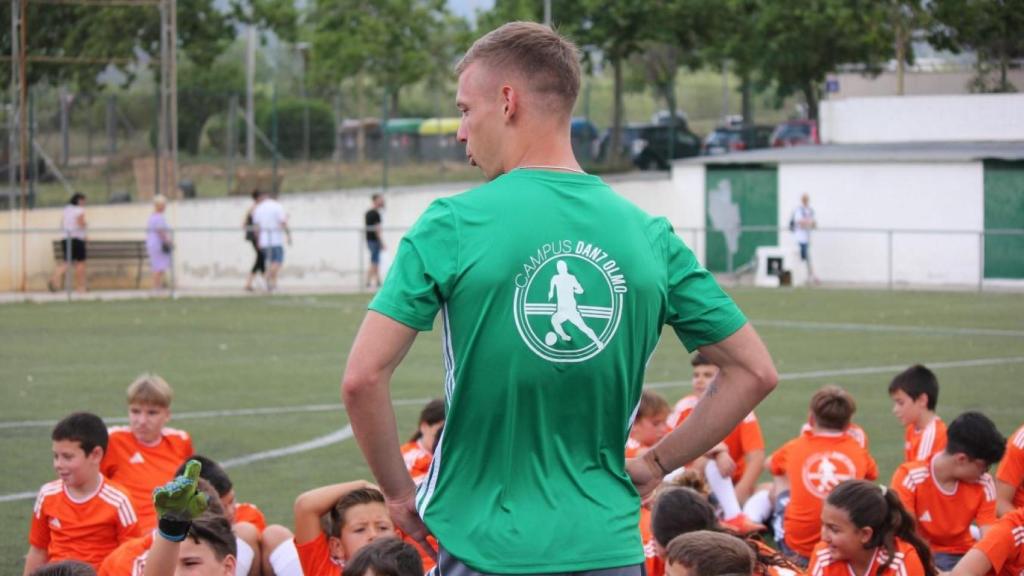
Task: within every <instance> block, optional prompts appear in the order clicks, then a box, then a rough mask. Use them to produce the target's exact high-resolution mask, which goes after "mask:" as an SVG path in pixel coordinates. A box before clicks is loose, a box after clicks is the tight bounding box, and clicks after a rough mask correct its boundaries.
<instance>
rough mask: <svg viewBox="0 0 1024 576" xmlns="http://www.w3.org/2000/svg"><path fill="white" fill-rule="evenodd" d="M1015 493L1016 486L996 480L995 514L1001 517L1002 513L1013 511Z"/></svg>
mask: <svg viewBox="0 0 1024 576" xmlns="http://www.w3.org/2000/svg"><path fill="white" fill-rule="evenodd" d="M1016 493H1017V487H1016V486H1011V485H1010V484H1007V483H1006V482H1003V481H1002V480H996V516H999V517H1000V518H1001V517H1002V516H1003V515H1004V514H1006V513H1008V512H1013V495H1014V494H1016Z"/></svg>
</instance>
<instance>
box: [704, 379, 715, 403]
mask: <svg viewBox="0 0 1024 576" xmlns="http://www.w3.org/2000/svg"><path fill="white" fill-rule="evenodd" d="M715 394H718V378H715V379H714V380H712V381H711V383H710V384H708V388H707V390H705V391H704V396H705V397H707V398H710V397H712V396H714V395H715Z"/></svg>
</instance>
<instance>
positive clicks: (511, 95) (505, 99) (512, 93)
mask: <svg viewBox="0 0 1024 576" xmlns="http://www.w3.org/2000/svg"><path fill="white" fill-rule="evenodd" d="M501 100H502V106H503V108H502V113H503V115H504V116H505V121H506V122H508V121H510V120H512V118H513V117H514V116H515V115H516V111H517V110H518V109H519V93H518V92H516V90H515V88H513V87H511V86H509V85H508V84H506V85H504V86H502V87H501Z"/></svg>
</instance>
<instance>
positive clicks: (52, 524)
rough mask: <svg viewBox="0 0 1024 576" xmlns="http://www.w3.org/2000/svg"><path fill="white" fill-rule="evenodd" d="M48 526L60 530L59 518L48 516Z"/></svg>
mask: <svg viewBox="0 0 1024 576" xmlns="http://www.w3.org/2000/svg"><path fill="white" fill-rule="evenodd" d="M50 528H53V529H54V530H60V518H50Z"/></svg>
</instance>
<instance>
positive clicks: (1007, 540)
mask: <svg viewBox="0 0 1024 576" xmlns="http://www.w3.org/2000/svg"><path fill="white" fill-rule="evenodd" d="M974 549H975V550H977V551H979V552H981V553H982V554H984V555H985V557H986V558H988V562H989V564H991V565H992V570H991V571H990V572H989V574H993V575H994V576H1018V575H1019V574H1024V510H1014V511H1013V512H1010V513H1008V514H1006V515H1005V516H1003V517H1002V518H1000V519H999V521H998V522H996V523H995V524H994V525H992V528H990V529H989V531H988V532H987V533H986V534H985V536H983V537H982V539H981V541H979V542H978V543H977V544H975V545H974Z"/></svg>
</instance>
